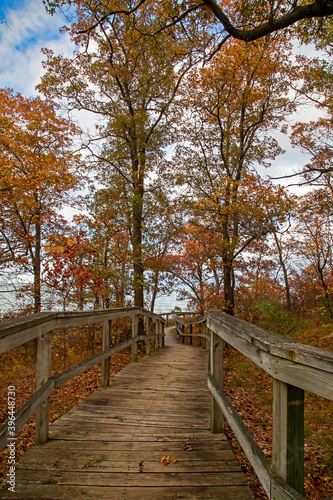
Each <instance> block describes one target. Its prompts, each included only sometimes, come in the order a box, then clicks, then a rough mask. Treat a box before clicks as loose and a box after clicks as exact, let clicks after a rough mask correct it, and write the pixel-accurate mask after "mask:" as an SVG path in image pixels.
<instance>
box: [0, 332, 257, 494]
mask: <svg viewBox="0 0 333 500" xmlns="http://www.w3.org/2000/svg"><path fill="white" fill-rule="evenodd" d="M166 333H167V338H166V347H165V348H163V349H162V350H159V351H158V352H156V353H154V354H153V355H152V356H151V357H149V358H144V359H141V360H140V361H139V362H138V363H132V364H130V365H128V366H126V367H125V368H124V369H123V370H122V371H121V372H119V373H118V374H117V375H116V376H115V377H114V378H113V379H112V381H111V383H110V386H109V387H107V388H99V389H98V390H96V391H95V392H93V393H92V394H91V395H90V396H89V397H87V398H86V399H85V400H84V401H83V402H82V403H80V404H79V405H77V406H76V407H75V408H73V409H72V410H71V411H69V412H68V413H67V414H66V415H64V416H62V417H61V418H60V419H59V420H57V421H56V422H55V423H53V424H52V425H51V426H50V438H51V439H50V441H49V442H48V443H47V444H44V445H41V446H36V445H34V446H32V447H31V448H30V449H29V450H28V452H27V453H26V454H25V456H24V457H23V459H22V461H21V462H20V464H19V465H18V467H17V470H16V493H12V492H10V491H8V490H7V488H6V486H4V487H3V488H2V489H0V499H20V500H25V499H33V500H38V499H41V500H46V499H47V500H55V499H59V500H60V499H61V500H76V499H89V500H95V499H105V500H106V499H107V500H125V499H128V500H130V499H133V500H134V499H135V500H138V499H140V500H150V499H151V500H155V499H156V500H164V499H225V500H236V499H237V500H250V499H252V498H253V496H252V493H251V490H250V489H249V487H248V485H247V483H246V480H245V477H244V475H243V473H242V472H241V470H240V467H239V464H238V462H237V461H236V460H235V458H234V456H233V454H232V452H231V450H230V447H229V445H228V443H227V441H226V438H225V436H224V435H221V434H220V435H213V434H211V433H210V431H209V410H210V396H209V393H208V390H207V386H206V374H207V353H206V352H205V351H204V350H203V349H200V348H197V347H192V346H189V345H184V344H179V343H178V342H177V341H176V339H175V335H174V333H173V330H172V329H167V331H166ZM163 457H169V459H167V460H170V463H169V464H168V465H165V462H166V460H164V462H163V463H161V459H162V458H163Z"/></svg>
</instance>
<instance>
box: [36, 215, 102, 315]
mask: <svg viewBox="0 0 333 500" xmlns="http://www.w3.org/2000/svg"><path fill="white" fill-rule="evenodd" d="M44 253H45V258H44V274H43V277H44V283H45V286H46V287H47V288H48V289H51V290H53V291H54V293H55V296H56V297H57V298H58V303H59V304H60V305H61V306H62V309H63V310H64V311H65V310H66V308H67V307H68V306H72V305H75V306H76V307H77V309H79V310H83V308H84V305H85V303H86V302H92V296H95V295H96V294H97V291H98V290H100V289H103V288H104V287H103V283H102V280H101V278H100V276H99V274H98V273H96V272H95V266H94V263H95V260H96V258H97V256H98V254H97V251H96V249H95V247H94V244H93V241H92V235H91V234H90V228H89V225H88V224H87V221H86V219H85V217H84V216H82V215H76V216H74V217H73V221H72V224H71V225H69V224H68V223H63V224H62V225H61V227H59V229H58V230H57V231H52V232H50V233H49V234H48V235H47V238H46V241H45V245H44ZM89 292H91V293H89Z"/></svg>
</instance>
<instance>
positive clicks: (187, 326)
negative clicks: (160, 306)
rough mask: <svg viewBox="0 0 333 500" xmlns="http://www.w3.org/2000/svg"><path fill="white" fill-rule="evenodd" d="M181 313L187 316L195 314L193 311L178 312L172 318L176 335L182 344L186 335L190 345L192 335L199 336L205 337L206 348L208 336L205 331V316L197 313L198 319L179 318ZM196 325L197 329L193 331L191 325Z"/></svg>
mask: <svg viewBox="0 0 333 500" xmlns="http://www.w3.org/2000/svg"><path fill="white" fill-rule="evenodd" d="M182 314H183V315H186V316H187V317H188V316H195V314H193V313H189V312H185V313H178V315H177V316H176V317H175V318H174V321H175V328H176V332H177V336H178V338H179V339H180V341H181V342H182V344H183V343H184V341H185V338H186V337H187V338H189V342H190V344H191V345H192V339H193V337H199V338H202V339H205V346H206V348H207V349H208V345H209V336H208V335H207V333H206V318H205V317H204V316H201V315H200V314H199V316H200V317H199V318H198V319H188V318H187V319H185V320H181V319H180V316H181V315H182ZM196 325H197V326H198V328H199V331H198V332H195V333H194V332H193V326H196Z"/></svg>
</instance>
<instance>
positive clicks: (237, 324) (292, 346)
mask: <svg viewBox="0 0 333 500" xmlns="http://www.w3.org/2000/svg"><path fill="white" fill-rule="evenodd" d="M207 317H208V323H209V322H210V321H212V322H213V323H214V324H215V325H217V326H220V327H222V329H223V330H224V331H228V332H229V333H230V332H231V333H233V334H236V335H237V336H239V337H241V338H243V339H244V340H246V341H247V342H248V343H250V344H253V345H255V346H257V347H259V348H260V349H261V350H263V351H267V352H270V353H271V354H272V355H275V356H278V357H281V358H285V359H288V360H292V361H297V362H298V363H300V364H304V365H307V366H311V367H314V368H317V369H319V370H320V371H327V372H328V373H331V374H332V373H333V353H332V352H331V351H328V350H327V349H322V348H319V347H314V346H307V345H304V344H300V343H299V342H297V341H295V340H293V339H290V338H288V337H284V336H283V335H278V334H277V333H273V332H270V331H268V330H265V329H263V328H260V327H258V326H256V325H252V324H250V323H247V322H246V321H243V320H240V319H238V318H235V317H232V316H230V315H227V314H225V313H223V312H221V311H218V312H215V311H214V312H212V311H209V312H208V313H207ZM212 329H213V330H214V328H212ZM221 332H222V330H221V329H220V333H221ZM216 333H217V332H216ZM222 335H223V333H222ZM235 347H236V346H235Z"/></svg>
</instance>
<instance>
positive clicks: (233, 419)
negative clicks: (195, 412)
mask: <svg viewBox="0 0 333 500" xmlns="http://www.w3.org/2000/svg"><path fill="white" fill-rule="evenodd" d="M206 318H207V331H208V333H209V334H210V337H211V339H210V360H209V374H208V378H207V384H208V388H209V390H210V392H211V394H212V406H211V430H212V432H222V431H223V422H224V418H223V416H224V417H225V418H226V420H227V421H228V423H229V425H230V427H231V428H232V430H233V432H234V433H235V435H236V437H237V439H238V441H239V443H240V444H241V446H242V448H243V450H244V452H245V454H246V455H247V457H248V459H249V461H250V462H251V464H252V466H253V468H254V470H255V472H256V474H257V476H258V478H259V480H260V481H261V484H262V485H263V487H264V489H265V491H266V493H267V495H268V497H269V498H270V499H274V500H282V499H290V500H299V499H303V498H304V497H303V496H302V495H303V488H304V391H308V392H311V393H313V394H316V395H318V396H321V397H324V398H327V399H330V400H332V399H333V353H332V352H330V351H327V350H325V349H321V348H317V347H312V346H306V345H304V344H300V343H299V342H296V341H294V340H292V339H290V338H286V337H284V336H282V335H278V334H275V333H272V332H270V331H268V330H264V329H263V328H260V327H257V326H255V325H252V324H250V323H247V322H246V321H243V320H240V319H237V318H234V317H232V316H230V315H227V314H225V313H224V312H221V311H208V312H207V313H206ZM223 341H225V342H227V343H228V344H229V345H231V346H233V347H234V348H235V349H237V350H238V351H239V352H241V353H242V354H243V355H245V356H246V357H247V358H249V359H250V360H251V361H253V362H254V363H255V364H257V365H258V366H260V367H261V368H262V369H263V370H265V371H266V372H267V373H268V374H269V375H271V376H272V377H273V453H272V461H271V462H269V461H268V459H267V458H266V457H265V455H264V453H263V452H262V450H261V448H260V447H259V446H258V444H257V443H256V442H255V440H254V438H253V436H252V435H251V434H250V432H249V430H248V429H247V427H246V426H245V424H244V423H243V421H242V420H241V418H240V416H239V415H238V413H237V412H236V410H235V409H234V408H233V407H232V405H231V403H230V401H229V400H228V398H227V397H226V395H225V393H224V392H223V363H222V361H223Z"/></svg>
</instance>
